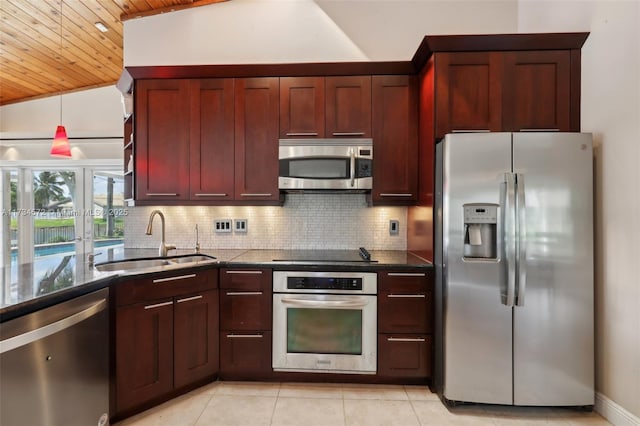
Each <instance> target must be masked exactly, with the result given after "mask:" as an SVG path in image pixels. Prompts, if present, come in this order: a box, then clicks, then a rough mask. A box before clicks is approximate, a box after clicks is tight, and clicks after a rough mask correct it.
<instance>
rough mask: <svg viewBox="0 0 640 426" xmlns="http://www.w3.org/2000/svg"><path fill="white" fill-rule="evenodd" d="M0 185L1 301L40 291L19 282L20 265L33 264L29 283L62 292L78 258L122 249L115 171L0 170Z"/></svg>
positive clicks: (117, 173)
mask: <svg viewBox="0 0 640 426" xmlns="http://www.w3.org/2000/svg"><path fill="white" fill-rule="evenodd" d="M0 181H1V183H2V188H3V191H2V196H1V197H0V207H2V213H3V214H2V228H1V229H2V232H1V236H2V245H1V248H0V254H1V255H2V257H1V258H2V264H3V265H7V266H9V268H5V275H6V276H5V277H4V282H5V288H4V289H2V292H3V299H4V300H5V301H9V300H13V299H15V298H16V297H18V298H21V297H24V296H28V295H29V294H37V293H38V292H39V291H41V290H42V289H39V288H31V287H32V286H33V285H35V284H29V285H28V286H27V285H25V284H24V283H23V284H21V283H19V282H18V265H20V264H23V263H31V262H34V260H37V262H35V265H36V267H35V268H34V271H33V274H34V276H33V279H32V280H29V281H30V283H38V284H37V286H42V285H53V286H60V287H61V288H62V287H64V286H66V285H69V283H65V277H67V278H68V279H69V280H70V279H72V276H73V274H72V272H73V269H72V268H74V266H75V264H76V259H82V261H83V262H84V258H85V255H86V254H87V253H91V252H95V250H96V248H98V250H100V249H102V248H103V249H107V248H114V247H122V245H123V242H124V217H125V216H126V213H127V210H126V208H125V205H124V196H123V195H124V194H123V187H124V185H123V177H122V172H121V171H116V170H115V167H109V168H107V167H104V168H101V167H67V168H61V167H52V166H51V165H45V166H34V167H19V166H18V167H12V168H2V169H0ZM76 254H78V256H77V257H75V256H74V255H76ZM49 277H52V279H49ZM54 278H55V279H54ZM23 287H24V288H23ZM26 287H28V288H26Z"/></svg>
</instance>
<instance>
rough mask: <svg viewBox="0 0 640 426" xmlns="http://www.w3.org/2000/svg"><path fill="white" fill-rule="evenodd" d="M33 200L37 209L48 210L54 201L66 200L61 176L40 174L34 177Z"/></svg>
mask: <svg viewBox="0 0 640 426" xmlns="http://www.w3.org/2000/svg"><path fill="white" fill-rule="evenodd" d="M33 184H34V190H33V200H34V207H35V208H36V209H48V208H49V204H51V202H52V201H60V200H62V199H64V190H63V189H62V187H61V185H63V184H64V182H63V181H62V180H60V176H59V175H58V173H56V172H40V173H39V174H38V175H37V176H34V177H33Z"/></svg>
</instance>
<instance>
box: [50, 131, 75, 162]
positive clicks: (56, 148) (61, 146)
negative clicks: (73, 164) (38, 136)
mask: <svg viewBox="0 0 640 426" xmlns="http://www.w3.org/2000/svg"><path fill="white" fill-rule="evenodd" d="M50 154H51V156H53V157H63V158H71V146H70V145H69V138H67V131H66V130H65V128H64V126H58V128H57V129H56V136H55V137H54V138H53V143H52V144H51V152H50Z"/></svg>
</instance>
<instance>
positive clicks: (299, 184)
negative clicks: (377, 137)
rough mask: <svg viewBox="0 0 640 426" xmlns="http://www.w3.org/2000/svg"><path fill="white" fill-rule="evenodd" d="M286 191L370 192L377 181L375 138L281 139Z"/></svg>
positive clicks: (282, 179)
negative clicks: (374, 160) (374, 158)
mask: <svg viewBox="0 0 640 426" xmlns="http://www.w3.org/2000/svg"><path fill="white" fill-rule="evenodd" d="M279 161H280V172H279V175H278V187H279V188H280V189H281V190H283V191H305V190H351V191H367V190H370V189H371V187H372V184H373V141H372V140H371V139H280V143H279Z"/></svg>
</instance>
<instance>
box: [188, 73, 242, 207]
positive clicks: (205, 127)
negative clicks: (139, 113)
mask: <svg viewBox="0 0 640 426" xmlns="http://www.w3.org/2000/svg"><path fill="white" fill-rule="evenodd" d="M190 83H191V127H190V134H191V137H190V148H191V153H190V167H191V171H190V173H191V179H190V183H191V185H190V198H191V199H192V200H198V201H205V200H207V201H210V200H233V195H234V162H233V156H234V133H233V132H234V130H233V126H234V119H233V118H234V110H233V98H234V93H233V79H231V78H225V79H200V80H192V81H191V82H190Z"/></svg>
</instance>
